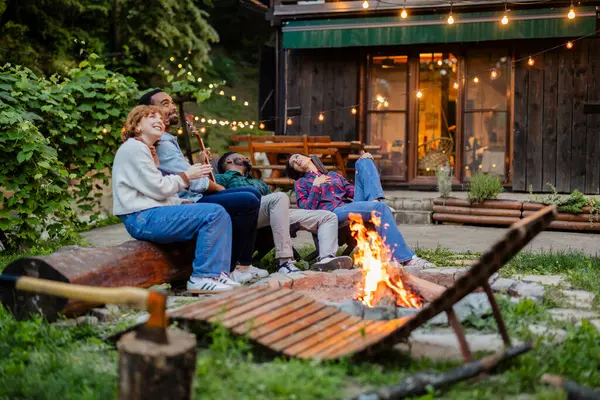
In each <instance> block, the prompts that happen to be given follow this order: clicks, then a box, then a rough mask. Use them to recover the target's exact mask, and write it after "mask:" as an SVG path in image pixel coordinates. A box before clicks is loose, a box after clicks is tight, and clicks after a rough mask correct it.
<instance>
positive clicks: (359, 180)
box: [286, 153, 435, 269]
mask: <svg viewBox="0 0 600 400" xmlns="http://www.w3.org/2000/svg"><path fill="white" fill-rule="evenodd" d="M286 171H287V174H288V176H289V177H290V178H291V179H293V180H295V181H296V182H295V183H294V190H295V191H296V202H297V203H298V207H300V208H303V209H305V210H328V211H332V212H333V213H334V214H335V215H336V216H337V217H338V219H339V221H340V222H343V221H346V220H347V219H348V216H349V214H350V213H354V214H360V215H361V216H362V218H363V221H369V220H370V219H371V216H372V214H373V212H374V213H375V214H376V215H377V216H380V217H381V223H380V224H379V225H378V226H377V225H376V227H375V229H376V230H377V233H378V234H379V236H381V237H382V238H383V239H384V240H385V243H386V244H387V245H388V246H389V247H390V250H391V252H392V258H393V259H394V260H395V261H396V262H397V263H399V264H402V265H404V266H407V267H415V268H418V269H423V268H432V267H435V265H434V264H433V263H431V262H429V261H427V260H425V259H423V258H420V257H417V255H416V254H415V253H414V252H413V251H412V250H411V249H410V248H409V247H408V245H407V244H406V242H405V240H404V238H403V237H402V234H401V233H400V230H399V229H398V226H397V225H396V220H395V218H394V215H393V214H392V211H391V210H390V208H389V207H388V206H387V205H386V204H385V203H383V201H382V200H383V198H384V193H383V188H382V187H381V181H380V178H379V173H378V172H377V167H376V166H375V163H374V162H373V156H372V155H371V154H369V153H363V154H362V155H361V157H360V159H359V160H358V161H357V162H356V179H355V182H356V184H355V185H353V184H351V183H350V182H348V180H346V178H344V177H343V176H342V175H340V174H338V173H337V172H334V171H331V172H328V173H327V174H323V173H321V172H319V169H318V168H317V166H316V165H315V164H314V163H313V162H312V160H311V158H310V157H307V156H304V155H302V154H293V155H292V156H291V157H290V159H289V160H288V163H287V165H286Z"/></svg>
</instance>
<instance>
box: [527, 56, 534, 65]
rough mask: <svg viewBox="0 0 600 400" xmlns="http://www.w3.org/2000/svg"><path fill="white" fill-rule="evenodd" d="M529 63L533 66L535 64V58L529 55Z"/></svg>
mask: <svg viewBox="0 0 600 400" xmlns="http://www.w3.org/2000/svg"><path fill="white" fill-rule="evenodd" d="M527 64H529V66H530V67H532V66H533V64H535V61H534V60H533V58H531V57H529V60H527Z"/></svg>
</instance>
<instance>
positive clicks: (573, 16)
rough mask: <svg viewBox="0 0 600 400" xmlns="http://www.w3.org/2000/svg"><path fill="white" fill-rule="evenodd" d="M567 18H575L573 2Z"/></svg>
mask: <svg viewBox="0 0 600 400" xmlns="http://www.w3.org/2000/svg"><path fill="white" fill-rule="evenodd" d="M567 18H569V19H573V18H575V7H573V2H571V7H569V13H568V14H567Z"/></svg>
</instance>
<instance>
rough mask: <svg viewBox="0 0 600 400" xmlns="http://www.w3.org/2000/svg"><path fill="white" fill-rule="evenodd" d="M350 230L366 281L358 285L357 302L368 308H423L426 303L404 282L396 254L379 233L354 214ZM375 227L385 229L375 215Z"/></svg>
mask: <svg viewBox="0 0 600 400" xmlns="http://www.w3.org/2000/svg"><path fill="white" fill-rule="evenodd" d="M349 218H350V230H351V232H352V236H353V237H354V238H355V239H356V241H357V251H356V254H355V256H354V262H355V263H356V264H358V265H360V266H361V267H362V272H363V279H362V282H360V283H359V285H358V293H357V295H356V300H358V301H360V302H362V303H363V304H364V305H365V306H367V307H375V306H376V305H377V304H380V303H384V304H388V305H392V304H393V305H395V306H398V307H407V308H420V307H421V306H422V305H423V299H422V298H421V297H420V296H419V295H418V294H416V293H415V292H414V291H412V290H411V289H410V288H409V287H407V286H406V285H405V284H404V282H402V275H401V273H400V271H399V270H398V268H396V267H395V266H394V261H393V260H392V252H391V250H390V247H389V246H388V245H387V244H386V243H385V240H383V239H382V238H381V237H380V236H379V234H378V233H377V232H376V231H375V230H370V229H367V227H366V226H365V224H364V223H363V220H362V217H361V216H360V214H350V217H349ZM371 223H373V224H374V225H375V226H376V227H379V226H380V225H381V218H380V217H378V216H377V215H376V213H375V211H373V212H372V214H371Z"/></svg>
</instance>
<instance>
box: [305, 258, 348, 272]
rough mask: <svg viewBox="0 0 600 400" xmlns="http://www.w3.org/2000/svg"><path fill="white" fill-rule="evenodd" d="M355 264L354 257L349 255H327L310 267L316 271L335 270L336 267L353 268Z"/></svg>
mask: <svg viewBox="0 0 600 400" xmlns="http://www.w3.org/2000/svg"><path fill="white" fill-rule="evenodd" d="M353 265H354V261H352V258H350V257H348V256H340V257H333V256H329V257H325V258H323V259H322V260H319V261H317V262H316V263H314V264H313V265H312V267H310V269H312V270H314V271H333V270H334V269H351V268H352V266H353Z"/></svg>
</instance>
